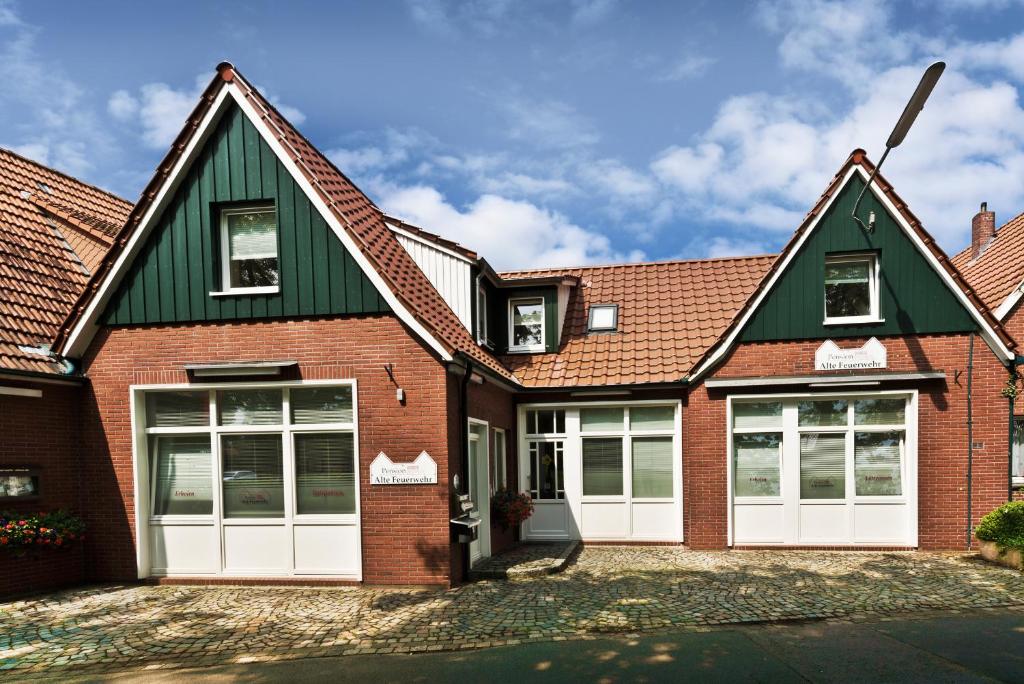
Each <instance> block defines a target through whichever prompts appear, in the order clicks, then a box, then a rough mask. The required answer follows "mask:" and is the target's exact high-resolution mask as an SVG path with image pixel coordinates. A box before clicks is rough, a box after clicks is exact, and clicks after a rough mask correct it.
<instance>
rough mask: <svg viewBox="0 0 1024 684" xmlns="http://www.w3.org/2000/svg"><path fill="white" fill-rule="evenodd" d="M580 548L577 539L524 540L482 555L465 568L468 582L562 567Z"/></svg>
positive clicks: (517, 576) (549, 572)
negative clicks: (495, 552) (492, 553)
mask: <svg viewBox="0 0 1024 684" xmlns="http://www.w3.org/2000/svg"><path fill="white" fill-rule="evenodd" d="M579 548H580V543H579V542H578V541H562V542H528V543H521V544H519V545H518V546H516V547H514V548H511V549H509V550H507V551H502V552H501V553H499V554H498V555H496V556H491V557H490V558H484V559H482V560H481V561H480V562H479V563H477V564H476V565H475V566H474V567H473V569H472V570H470V571H469V579H470V580H472V581H476V580H482V579H504V580H512V579H525V578H527V577H540V576H542V575H553V574H555V573H556V572H561V571H562V570H565V568H566V566H568V565H569V562H570V561H571V560H572V559H573V557H574V556H575V555H576V552H577V551H578V550H579Z"/></svg>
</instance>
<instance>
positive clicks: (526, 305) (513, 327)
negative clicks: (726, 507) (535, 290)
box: [508, 297, 545, 352]
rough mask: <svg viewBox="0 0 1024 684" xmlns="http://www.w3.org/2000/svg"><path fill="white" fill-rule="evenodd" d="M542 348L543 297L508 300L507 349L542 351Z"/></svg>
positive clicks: (514, 350)
mask: <svg viewBox="0 0 1024 684" xmlns="http://www.w3.org/2000/svg"><path fill="white" fill-rule="evenodd" d="M544 349H545V346H544V299H543V298H542V297H528V298H523V299H510V300H508V350H509V351H510V352H542V351H544Z"/></svg>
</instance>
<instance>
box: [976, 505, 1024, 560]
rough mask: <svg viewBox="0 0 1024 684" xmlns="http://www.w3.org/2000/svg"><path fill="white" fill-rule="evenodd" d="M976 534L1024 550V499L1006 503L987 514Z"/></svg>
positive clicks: (987, 539) (1008, 546)
mask: <svg viewBox="0 0 1024 684" xmlns="http://www.w3.org/2000/svg"><path fill="white" fill-rule="evenodd" d="M974 536H976V537H977V538H978V539H981V540H982V541H991V542H995V543H997V544H999V545H1000V546H1002V547H1007V548H1011V549H1021V550H1024V501H1011V502H1010V503H1005V504H1003V505H1002V506H1000V507H999V508H997V509H996V510H994V511H992V512H991V513H989V514H988V515H986V516H985V517H984V518H982V519H981V524H980V525H978V527H977V529H975V530H974Z"/></svg>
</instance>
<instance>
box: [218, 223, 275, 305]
mask: <svg viewBox="0 0 1024 684" xmlns="http://www.w3.org/2000/svg"><path fill="white" fill-rule="evenodd" d="M221 226H222V227H221V230H222V231H223V242H224V245H223V247H224V253H225V257H226V262H225V275H226V276H227V277H226V282H225V288H226V289H228V290H234V289H245V288H262V287H275V286H276V285H277V283H278V262H277V214H276V212H275V211H274V208H273V207H266V206H262V207H249V208H231V209H225V210H223V211H222V212H221Z"/></svg>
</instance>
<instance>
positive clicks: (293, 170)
mask: <svg viewBox="0 0 1024 684" xmlns="http://www.w3.org/2000/svg"><path fill="white" fill-rule="evenodd" d="M228 98H230V99H231V100H233V101H234V102H235V104H237V105H238V106H239V108H240V109H241V110H242V112H243V113H244V114H245V115H246V117H247V118H248V119H249V122H250V123H252V125H253V126H254V127H255V128H256V130H257V131H259V134H260V137H262V138H263V141H264V142H266V143H267V145H268V146H269V147H270V149H271V150H273V152H274V154H275V155H276V156H277V158H278V160H279V161H280V162H281V164H283V165H284V167H285V168H286V169H287V170H288V173H289V174H290V175H291V177H292V179H293V180H294V181H295V183H296V184H297V185H298V186H299V187H300V188H301V189H302V191H303V192H304V193H305V195H306V197H307V199H309V201H310V203H311V204H312V205H313V206H314V207H315V208H316V210H317V211H318V212H320V215H321V216H322V217H323V218H324V220H325V221H326V222H327V225H329V226H330V227H331V230H333V231H334V234H335V235H336V236H337V238H338V239H339V240H341V243H342V244H343V245H344V246H345V249H347V250H348V252H349V254H351V255H352V258H353V259H354V260H355V261H356V263H357V264H359V267H360V269H362V271H363V273H364V274H365V275H366V277H367V278H368V279H369V280H370V282H371V283H373V285H374V287H376V288H377V290H378V292H380V293H381V296H382V297H383V298H384V301H386V302H387V303H388V305H389V306H390V307H391V309H392V311H394V312H395V314H396V315H397V316H398V318H399V319H400V320H401V321H402V322H403V323H405V324H406V325H407V326H409V328H410V329H411V330H412V331H413V332H415V333H416V334H417V335H418V336H419V337H420V338H422V339H423V340H424V341H425V342H426V343H427V345H428V346H429V347H430V348H431V349H433V350H434V351H435V352H436V353H437V354H438V355H439V356H440V357H441V359H442V360H444V361H451V360H452V355H451V354H449V353H448V350H447V349H445V347H444V346H443V345H441V344H440V343H439V342H438V341H437V339H436V338H434V336H433V335H431V334H430V333H429V332H428V331H427V329H426V328H425V327H424V326H423V325H422V324H421V323H420V322H419V321H418V320H417V319H416V317H415V316H413V315H412V314H411V313H410V312H409V310H408V309H407V308H406V307H405V306H404V305H403V304H402V303H401V302H400V301H399V300H398V298H397V297H396V296H395V293H394V292H392V291H391V288H389V287H388V286H387V285H386V284H385V282H384V279H383V278H382V277H381V275H380V274H379V273H378V272H377V270H376V269H375V268H373V266H372V265H371V264H370V262H369V261H368V260H367V258H366V256H365V255H364V254H363V252H362V250H360V249H359V247H358V246H357V245H356V244H355V241H354V240H353V239H352V237H351V236H350V235H349V234H348V231H346V230H345V228H344V226H342V225H341V223H340V221H339V220H338V218H337V216H335V214H334V212H332V211H331V210H330V208H329V207H328V206H327V205H326V204H325V203H324V201H323V198H321V197H320V195H319V193H317V192H316V191H315V190H314V189H313V186H312V185H311V184H310V183H309V180H307V178H306V176H305V175H304V174H303V173H302V172H301V171H300V170H299V168H298V166H297V165H296V163H295V161H294V160H293V159H292V158H291V155H290V154H288V153H287V151H286V150H285V148H284V146H283V145H282V144H281V142H280V141H279V140H278V139H277V137H276V136H275V135H274V133H273V131H272V130H271V129H270V127H269V126H268V125H267V123H266V122H265V121H264V120H263V117H262V116H261V115H260V114H259V112H257V111H256V109H255V108H254V107H253V105H252V103H251V102H249V100H248V98H246V97H245V95H244V94H242V93H241V92H240V90H239V87H238V85H237V84H236V83H235V82H230V83H229V82H225V83H224V84H223V85H222V86H221V89H220V90H219V91H218V93H217V96H216V99H215V100H214V102H213V104H212V105H211V107H210V109H209V110H208V111H207V112H206V114H205V115H204V116H203V120H202V121H201V122H200V124H199V127H198V128H197V129H196V133H195V135H193V136H192V139H191V140H190V141H189V144H188V146H187V147H186V148H185V152H184V153H183V154H182V155H181V156H180V157H179V158H178V161H177V162H176V163H175V164H174V167H173V168H172V170H171V172H170V174H168V180H167V182H165V183H164V185H163V186H162V187H161V188H160V191H159V192H158V193H157V197H156V199H155V201H154V202H153V203H152V204H151V205H150V207H149V209H148V210H147V211H146V213H145V215H144V216H143V218H142V220H141V221H140V222H139V227H138V228H137V229H136V230H135V231H134V233H133V234H132V236H131V238H130V239H129V241H128V244H127V245H126V247H125V249H124V250H122V252H121V254H120V255H119V256H118V258H117V261H116V262H115V263H114V266H113V268H111V270H110V272H109V273H108V274H107V276H106V277H105V278H104V280H103V283H102V284H101V285H100V288H99V290H98V292H97V293H96V296H95V297H93V298H92V301H91V302H90V303H89V306H88V308H87V309H86V312H85V315H83V316H82V318H81V319H80V320H79V322H78V324H77V325H76V326H75V328H74V329H73V330H72V332H71V334H70V335H69V336H68V340H67V342H66V343H65V344H64V356H70V357H72V358H78V357H79V356H80V355H81V354H82V353H83V352H84V351H85V347H87V346H88V344H89V341H90V340H92V337H93V335H94V334H95V333H96V329H97V325H96V322H95V319H96V318H97V316H98V315H99V312H100V311H101V310H102V307H104V306H105V305H106V304H107V302H108V301H109V299H110V296H111V295H112V293H113V292H114V290H115V289H116V285H117V283H118V282H119V281H120V276H121V274H122V273H123V271H124V270H126V268H127V266H128V264H130V263H131V259H132V258H134V256H135V253H136V252H137V251H138V250H139V248H140V247H141V245H142V244H143V243H144V237H145V236H146V235H147V234H148V233H149V232H150V229H151V227H152V223H153V220H154V218H156V217H159V216H160V215H161V214H162V212H163V210H164V209H165V208H166V205H167V203H168V202H169V201H170V199H171V198H172V197H173V195H174V191H175V190H177V187H178V185H179V184H180V182H181V178H182V171H183V170H184V169H187V168H188V166H189V165H190V164H191V163H192V161H193V160H194V157H195V156H196V154H198V152H199V151H200V150H201V149H202V143H205V142H206V140H207V139H208V138H209V136H210V134H211V133H212V129H213V124H214V122H216V121H217V120H218V119H219V118H220V114H221V113H222V111H223V110H224V108H225V107H226V106H227V104H228V103H229V101H228Z"/></svg>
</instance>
